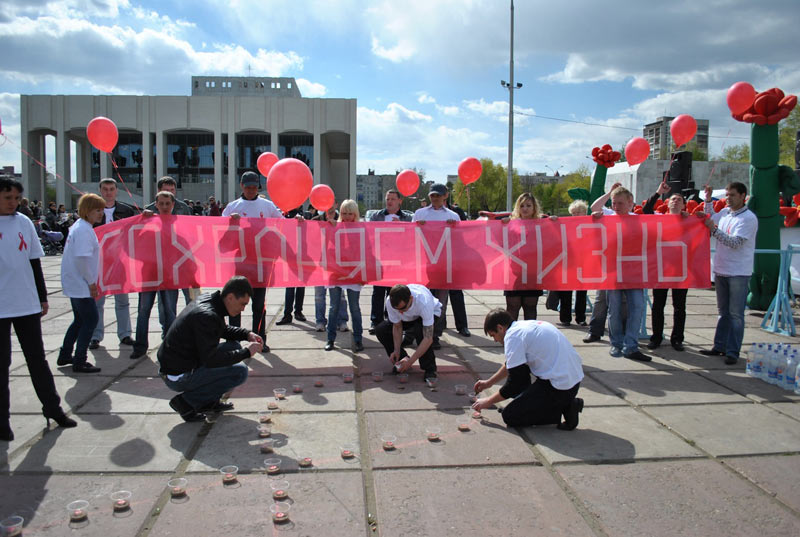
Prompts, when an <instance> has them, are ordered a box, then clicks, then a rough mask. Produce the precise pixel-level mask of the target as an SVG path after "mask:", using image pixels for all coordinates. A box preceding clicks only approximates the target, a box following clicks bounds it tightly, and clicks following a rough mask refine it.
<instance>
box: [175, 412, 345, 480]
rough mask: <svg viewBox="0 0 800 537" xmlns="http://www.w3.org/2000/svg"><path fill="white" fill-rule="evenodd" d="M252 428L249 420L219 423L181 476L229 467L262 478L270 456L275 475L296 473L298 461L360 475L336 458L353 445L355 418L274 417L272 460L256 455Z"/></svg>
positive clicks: (236, 417)
mask: <svg viewBox="0 0 800 537" xmlns="http://www.w3.org/2000/svg"><path fill="white" fill-rule="evenodd" d="M256 423H257V417H256V415H255V414H235V413H226V414H224V415H223V416H221V417H219V418H218V419H217V421H216V423H214V426H213V427H212V428H211V431H210V432H209V433H208V436H207V437H206V438H205V439H204V440H203V443H202V445H201V446H200V449H198V450H197V453H196V454H195V455H194V457H193V460H192V462H191V463H190V464H189V468H188V470H187V471H189V472H206V471H210V470H216V469H218V468H220V467H222V466H225V465H226V464H235V465H237V466H238V467H239V470H240V471H245V470H246V471H251V472H252V471H258V472H262V471H263V469H264V459H266V458H269V457H272V456H274V457H276V458H279V459H281V461H282V462H281V469H282V470H283V471H285V472H289V473H291V472H296V471H297V470H298V464H297V461H298V460H299V459H302V458H304V457H311V458H312V459H313V461H314V467H315V468H318V469H324V470H329V469H360V461H359V459H358V458H355V459H351V460H344V459H342V457H341V456H340V447H341V446H342V445H344V444H355V445H358V427H357V422H356V415H355V413H343V412H339V413H336V412H332V413H315V414H296V413H290V412H281V413H277V414H275V413H274V414H273V415H272V436H271V438H272V439H273V441H274V443H275V448H274V449H275V453H274V455H270V454H263V453H261V452H260V449H259V446H260V444H261V440H260V439H259V438H258V432H257V428H256ZM357 451H359V450H358V449H357Z"/></svg>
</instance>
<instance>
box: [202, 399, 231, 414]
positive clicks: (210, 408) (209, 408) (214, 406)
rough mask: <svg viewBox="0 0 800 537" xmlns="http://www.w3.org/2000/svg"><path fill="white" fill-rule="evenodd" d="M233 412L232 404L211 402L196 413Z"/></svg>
mask: <svg viewBox="0 0 800 537" xmlns="http://www.w3.org/2000/svg"><path fill="white" fill-rule="evenodd" d="M228 410H233V403H223V402H222V401H211V402H210V403H206V404H205V405H203V406H201V407H200V410H199V411H198V412H226V411H228Z"/></svg>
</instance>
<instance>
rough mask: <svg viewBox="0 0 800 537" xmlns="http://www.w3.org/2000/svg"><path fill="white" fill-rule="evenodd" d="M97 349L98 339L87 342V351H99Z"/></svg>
mask: <svg viewBox="0 0 800 537" xmlns="http://www.w3.org/2000/svg"><path fill="white" fill-rule="evenodd" d="M99 348H100V340H99V339H93V340H91V341H90V342H89V349H91V350H95V349H99Z"/></svg>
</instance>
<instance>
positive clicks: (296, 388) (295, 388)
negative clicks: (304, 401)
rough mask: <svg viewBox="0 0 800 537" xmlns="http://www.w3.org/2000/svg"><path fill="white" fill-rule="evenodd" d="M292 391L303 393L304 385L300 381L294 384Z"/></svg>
mask: <svg viewBox="0 0 800 537" xmlns="http://www.w3.org/2000/svg"><path fill="white" fill-rule="evenodd" d="M292 393H303V385H302V384H300V383H295V384H292Z"/></svg>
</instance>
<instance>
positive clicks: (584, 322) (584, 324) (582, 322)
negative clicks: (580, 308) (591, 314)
mask: <svg viewBox="0 0 800 537" xmlns="http://www.w3.org/2000/svg"><path fill="white" fill-rule="evenodd" d="M578 324H579V325H581V326H589V325H588V324H586V321H581V322H579V323H578Z"/></svg>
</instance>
